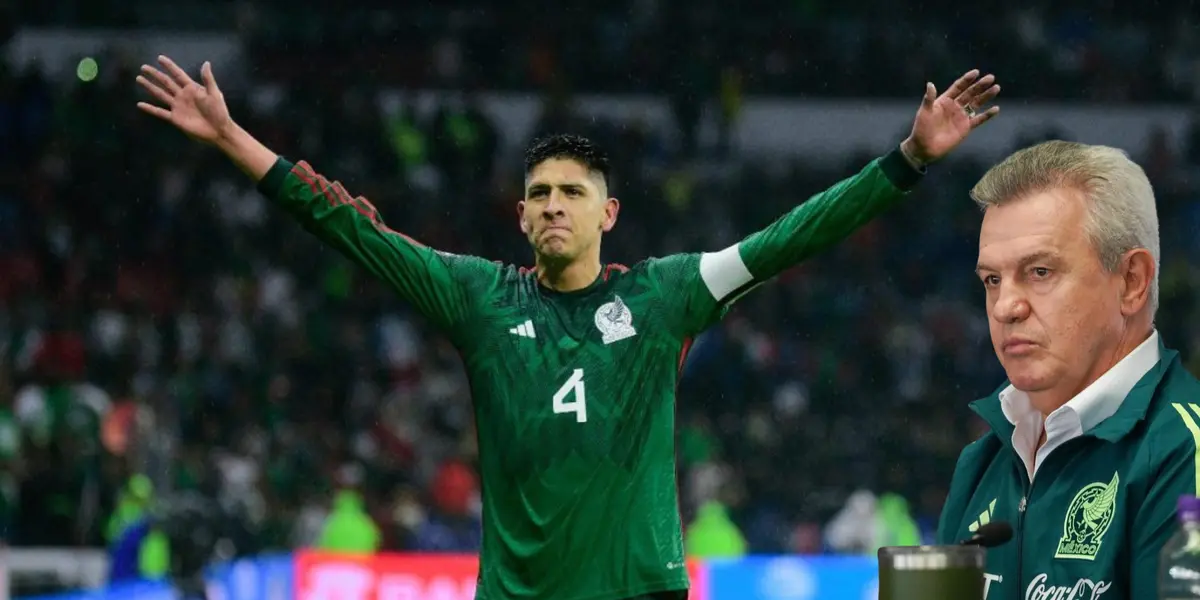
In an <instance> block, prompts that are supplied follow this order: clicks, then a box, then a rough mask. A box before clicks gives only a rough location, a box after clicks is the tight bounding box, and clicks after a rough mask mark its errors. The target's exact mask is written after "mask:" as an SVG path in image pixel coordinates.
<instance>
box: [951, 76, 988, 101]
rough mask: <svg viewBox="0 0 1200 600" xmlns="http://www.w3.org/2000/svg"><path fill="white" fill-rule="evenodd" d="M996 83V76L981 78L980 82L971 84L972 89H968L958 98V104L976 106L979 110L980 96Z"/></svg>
mask: <svg viewBox="0 0 1200 600" xmlns="http://www.w3.org/2000/svg"><path fill="white" fill-rule="evenodd" d="M994 83H996V76H995V75H990V74H989V75H984V76H983V77H980V78H979V80H978V81H976V82H975V83H973V84H971V87H969V88H967V91H965V92H963V93H962V95H961V96H959V97H958V103H959V104H961V105H963V106H974V107H976V108H979V101H978V98H979V95H980V94H982V93H984V92H986V91H987V90H988V89H990V88H991V87H992V84H994Z"/></svg>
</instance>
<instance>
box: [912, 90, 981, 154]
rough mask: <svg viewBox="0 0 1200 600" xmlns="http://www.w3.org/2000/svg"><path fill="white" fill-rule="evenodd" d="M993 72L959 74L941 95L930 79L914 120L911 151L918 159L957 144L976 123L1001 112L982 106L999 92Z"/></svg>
mask: <svg viewBox="0 0 1200 600" xmlns="http://www.w3.org/2000/svg"><path fill="white" fill-rule="evenodd" d="M995 83H996V78H995V77H993V76H992V75H985V76H983V77H980V76H979V71H977V70H973V71H969V72H967V73H965V74H964V75H963V76H962V77H959V78H958V80H957V81H955V82H954V84H953V85H951V86H950V87H949V88H948V89H947V90H946V91H945V93H943V94H941V95H940V96H939V95H938V93H937V89H936V88H934V86H933V84H932V83H928V84H926V85H925V97H924V98H923V99H922V101H921V107H920V108H919V109H917V116H916V118H915V119H914V120H913V129H912V135H911V136H910V138H909V139H910V140H911V146H910V149H911V151H912V152H913V153H914V154H915V155H916V156H915V157H914V158H916V159H918V160H920V161H921V162H933V161H935V160H938V159H939V158H942V157H943V156H945V155H947V154H949V153H950V151H951V150H954V149H955V148H956V147H958V145H959V144H961V143H962V142H963V140H965V139H967V136H968V135H969V134H970V133H971V131H972V130H974V129H975V128H976V127H979V126H980V125H983V124H984V123H986V122H987V121H988V120H989V119H991V118H992V117H994V116H996V115H997V114H999V112H1000V108H999V107H997V106H992V107H989V108H987V109H984V108H983V107H984V106H985V105H987V104H988V103H989V102H991V101H992V100H994V99H995V98H996V96H997V95H998V94H999V93H1000V86H999V85H995Z"/></svg>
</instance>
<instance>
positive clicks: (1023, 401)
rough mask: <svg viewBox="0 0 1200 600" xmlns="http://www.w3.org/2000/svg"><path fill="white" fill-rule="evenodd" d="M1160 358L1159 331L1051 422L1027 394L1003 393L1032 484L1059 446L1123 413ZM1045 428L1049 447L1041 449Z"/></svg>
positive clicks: (1011, 390)
mask: <svg viewBox="0 0 1200 600" xmlns="http://www.w3.org/2000/svg"><path fill="white" fill-rule="evenodd" d="M1159 359H1160V356H1159V351H1158V332H1157V331H1154V332H1152V333H1151V334H1150V337H1149V338H1147V339H1146V341H1144V342H1142V343H1141V344H1140V345H1139V346H1138V347H1137V348H1134V350H1133V352H1130V353H1129V354H1128V355H1127V356H1125V358H1122V359H1121V360H1120V362H1118V363H1117V364H1115V365H1113V367H1112V368H1111V369H1109V370H1108V372H1106V373H1105V374H1103V375H1101V376H1100V378H1099V379H1097V380H1096V381H1094V382H1092V384H1091V385H1089V386H1087V387H1086V388H1084V390H1083V391H1082V392H1079V395H1077V396H1075V397H1074V398H1072V399H1071V400H1070V401H1068V402H1067V403H1066V404H1064V405H1062V406H1060V407H1058V409H1057V410H1055V411H1054V412H1052V413H1050V415H1049V416H1048V417H1046V418H1045V419H1043V418H1042V414H1041V413H1040V412H1038V410H1037V409H1035V408H1034V407H1033V404H1032V403H1030V401H1029V396H1028V395H1027V394H1025V392H1022V391H1021V390H1018V389H1017V388H1015V387H1013V386H1011V385H1010V386H1008V387H1007V388H1005V389H1004V391H1002V392H1000V407H1001V409H1003V411H1004V417H1005V418H1007V419H1008V422H1009V423H1012V424H1013V426H1014V427H1015V429H1014V430H1013V435H1012V445H1013V449H1014V450H1016V451H1017V455H1018V456H1020V457H1021V461H1022V462H1024V463H1025V469H1026V470H1027V471H1028V472H1029V481H1030V482H1032V481H1033V477H1034V475H1035V474H1036V473H1037V470H1038V468H1039V467H1041V466H1042V463H1044V462H1045V461H1046V457H1048V456H1050V453H1051V452H1053V451H1054V450H1055V449H1056V448H1058V447H1059V446H1061V445H1063V444H1064V443H1066V442H1068V441H1070V440H1073V439H1075V438H1077V437H1079V436H1081V435H1083V434H1084V432H1086V431H1090V430H1091V429H1092V428H1093V427H1095V426H1097V425H1099V424H1100V423H1101V422H1102V421H1104V420H1105V419H1107V418H1109V417H1111V416H1112V415H1113V413H1115V412H1117V409H1118V408H1120V407H1121V403H1122V402H1124V401H1125V397H1126V396H1128V395H1129V392H1130V391H1131V390H1133V386H1135V385H1137V382H1138V381H1141V379H1142V377H1144V376H1145V375H1146V373H1148V372H1149V371H1150V369H1153V368H1154V365H1156V364H1158V361H1159ZM1043 427H1045V431H1046V443H1045V444H1043V445H1042V447H1041V448H1039V447H1038V442H1039V441H1041V437H1042V428H1043Z"/></svg>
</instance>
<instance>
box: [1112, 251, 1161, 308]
mask: <svg viewBox="0 0 1200 600" xmlns="http://www.w3.org/2000/svg"><path fill="white" fill-rule="evenodd" d="M1120 269H1121V278H1122V279H1123V280H1124V282H1125V287H1124V289H1123V290H1122V292H1121V314H1123V315H1125V316H1126V317H1129V316H1133V315H1135V314H1137V313H1139V312H1141V310H1142V309H1143V308H1144V307H1145V306H1146V305H1147V304H1149V303H1150V286H1151V285H1153V282H1154V271H1155V268H1154V257H1153V256H1151V255H1150V251H1149V250H1146V249H1145V248H1134V249H1133V250H1130V251H1129V252H1127V253H1125V256H1124V257H1123V258H1122V259H1121V266H1120Z"/></svg>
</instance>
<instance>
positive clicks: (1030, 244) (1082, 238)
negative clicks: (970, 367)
mask: <svg viewBox="0 0 1200 600" xmlns="http://www.w3.org/2000/svg"><path fill="white" fill-rule="evenodd" d="M1084 202H1085V199H1084V196H1083V195H1082V194H1080V193H1078V192H1076V191H1074V190H1069V189H1053V190H1048V191H1045V192H1040V193H1037V194H1034V195H1031V196H1029V197H1027V198H1022V199H1018V200H1015V201H1012V202H1009V203H1007V204H1004V205H1001V206H992V207H988V209H987V211H986V212H985V213H984V217H983V225H982V228H981V231H980V233H979V264H978V273H979V278H980V280H981V281H983V284H984V287H985V288H986V290H987V312H988V317H989V320H988V323H989V329H990V331H991V336H992V346H993V348H994V349H995V351H996V356H997V357H998V358H999V359H1000V364H1001V365H1003V366H1004V370H1005V372H1006V373H1007V374H1008V378H1009V381H1011V382H1012V384H1013V385H1014V386H1015V387H1016V388H1017V389H1019V390H1021V391H1024V392H1027V393H1036V392H1044V391H1055V392H1057V393H1055V394H1054V395H1055V396H1059V397H1067V398H1070V397H1073V396H1074V395H1075V394H1077V393H1078V392H1079V391H1081V390H1082V389H1083V388H1084V387H1086V386H1087V385H1088V384H1089V383H1090V382H1091V381H1094V380H1095V379H1096V378H1097V377H1099V376H1100V375H1101V374H1102V373H1103V371H1104V370H1107V368H1108V365H1106V364H1104V363H1103V361H1102V356H1104V355H1105V353H1106V352H1112V351H1113V350H1114V347H1115V345H1116V342H1117V341H1118V340H1119V338H1120V335H1121V329H1122V326H1123V319H1124V317H1123V315H1122V312H1121V293H1122V289H1123V284H1122V278H1121V275H1119V274H1117V273H1108V272H1106V271H1105V270H1104V268H1103V266H1102V265H1101V264H1100V257H1099V255H1098V254H1097V252H1096V250H1095V249H1094V247H1093V246H1092V244H1091V242H1090V240H1089V239H1088V236H1087V234H1086V232H1085V231H1084V216H1085V215H1086V210H1087V208H1086V205H1085V204H1084ZM1119 271H1120V269H1118V272H1119Z"/></svg>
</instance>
